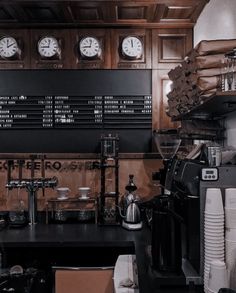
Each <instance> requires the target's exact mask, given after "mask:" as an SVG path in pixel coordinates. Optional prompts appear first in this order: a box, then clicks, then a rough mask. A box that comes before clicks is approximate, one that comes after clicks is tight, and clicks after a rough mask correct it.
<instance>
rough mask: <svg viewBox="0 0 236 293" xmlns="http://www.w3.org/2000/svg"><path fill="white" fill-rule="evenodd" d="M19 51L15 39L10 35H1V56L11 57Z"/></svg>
mask: <svg viewBox="0 0 236 293" xmlns="http://www.w3.org/2000/svg"><path fill="white" fill-rule="evenodd" d="M19 52H20V49H19V47H18V44H17V41H16V39H14V38H12V37H3V38H1V39H0V56H1V57H2V58H11V57H13V56H14V55H15V54H17V53H19Z"/></svg>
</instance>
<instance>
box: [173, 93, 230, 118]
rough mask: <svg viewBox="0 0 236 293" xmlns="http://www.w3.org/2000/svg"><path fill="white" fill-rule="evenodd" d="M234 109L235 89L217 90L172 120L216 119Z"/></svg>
mask: <svg viewBox="0 0 236 293" xmlns="http://www.w3.org/2000/svg"><path fill="white" fill-rule="evenodd" d="M234 111H236V91H230V92H217V93H216V94H214V95H213V96H211V97H209V98H207V99H206V100H205V101H204V102H203V103H202V104H201V105H198V106H196V107H194V108H192V109H191V110H190V111H188V112H186V113H183V114H181V115H179V116H176V117H173V118H172V120H173V121H179V120H187V119H213V118H214V119H217V118H220V117H223V116H225V115H226V114H228V113H231V112H234Z"/></svg>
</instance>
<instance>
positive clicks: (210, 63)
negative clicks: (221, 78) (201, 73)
mask: <svg viewBox="0 0 236 293" xmlns="http://www.w3.org/2000/svg"><path fill="white" fill-rule="evenodd" d="M223 58H224V54H216V55H207V56H198V57H196V59H195V65H196V69H205V68H217V67H221V65H222V60H223Z"/></svg>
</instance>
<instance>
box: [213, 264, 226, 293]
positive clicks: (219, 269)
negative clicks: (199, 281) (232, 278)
mask: <svg viewBox="0 0 236 293" xmlns="http://www.w3.org/2000/svg"><path fill="white" fill-rule="evenodd" d="M220 288H228V275H227V270H226V264H225V262H224V261H221V260H218V259H217V260H212V261H211V263H210V273H209V281H208V293H218V291H219V290H220Z"/></svg>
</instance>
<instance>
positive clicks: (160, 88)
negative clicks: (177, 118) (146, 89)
mask: <svg viewBox="0 0 236 293" xmlns="http://www.w3.org/2000/svg"><path fill="white" fill-rule="evenodd" d="M168 71H169V70H153V71H152V100H153V101H152V109H153V110H152V111H153V115H152V126H153V129H167V128H177V127H178V126H179V125H180V124H179V122H172V121H171V118H170V117H169V116H168V115H167V114H166V108H167V106H168V98H167V94H168V92H170V87H171V81H170V80H169V77H168Z"/></svg>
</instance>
